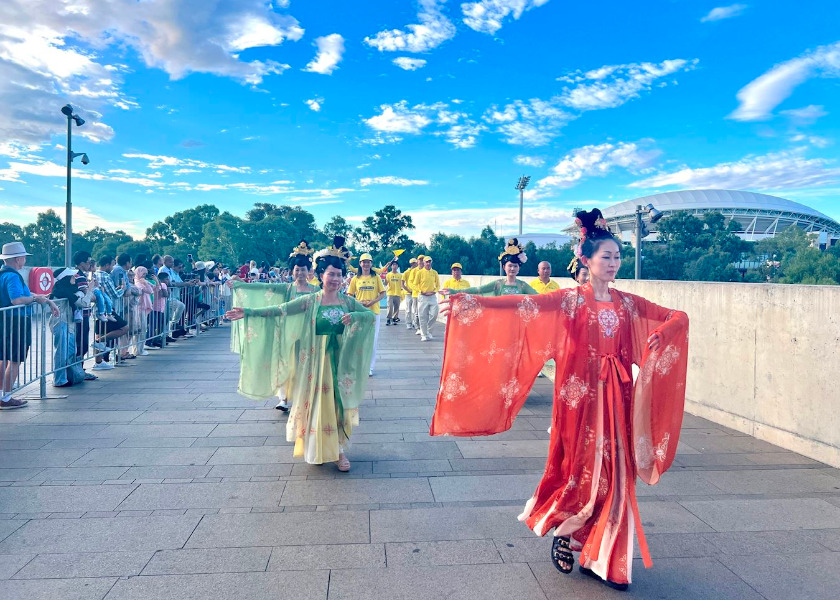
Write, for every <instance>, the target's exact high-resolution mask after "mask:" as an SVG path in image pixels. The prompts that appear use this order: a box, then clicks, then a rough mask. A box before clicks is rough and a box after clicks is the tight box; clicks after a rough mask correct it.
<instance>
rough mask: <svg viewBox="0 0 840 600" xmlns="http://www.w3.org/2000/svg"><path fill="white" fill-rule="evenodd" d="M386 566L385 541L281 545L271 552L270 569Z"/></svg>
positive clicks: (299, 569) (291, 569)
mask: <svg viewBox="0 0 840 600" xmlns="http://www.w3.org/2000/svg"><path fill="white" fill-rule="evenodd" d="M375 568H385V546H384V544H339V545H323V546H279V547H276V548H274V549H273V550H272V552H271V562H269V563H268V570H269V571H308V570H315V569H375Z"/></svg>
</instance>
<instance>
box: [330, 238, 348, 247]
mask: <svg viewBox="0 0 840 600" xmlns="http://www.w3.org/2000/svg"><path fill="white" fill-rule="evenodd" d="M346 241H347V240H345V239H344V236H343V235H336V236H333V248H335V249H336V250H340V249H341V248H344V244H345V242H346Z"/></svg>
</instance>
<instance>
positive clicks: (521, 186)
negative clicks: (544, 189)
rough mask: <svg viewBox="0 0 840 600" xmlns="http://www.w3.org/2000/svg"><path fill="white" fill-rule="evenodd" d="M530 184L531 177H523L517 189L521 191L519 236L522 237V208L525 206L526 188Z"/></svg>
mask: <svg viewBox="0 0 840 600" xmlns="http://www.w3.org/2000/svg"><path fill="white" fill-rule="evenodd" d="M530 182H531V176H530V175H523V176H522V177H520V178H519V181H518V182H517V184H516V188H515V189H517V190H519V235H522V207H523V206H524V204H525V188H526V187H528V184H529V183H530Z"/></svg>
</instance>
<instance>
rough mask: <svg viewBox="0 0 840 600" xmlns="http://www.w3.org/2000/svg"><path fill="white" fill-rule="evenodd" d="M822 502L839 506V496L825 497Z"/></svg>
mask: <svg viewBox="0 0 840 600" xmlns="http://www.w3.org/2000/svg"><path fill="white" fill-rule="evenodd" d="M824 500H825V501H826V502H830V503H831V504H833V505H834V506H840V496H832V497H825V498H824Z"/></svg>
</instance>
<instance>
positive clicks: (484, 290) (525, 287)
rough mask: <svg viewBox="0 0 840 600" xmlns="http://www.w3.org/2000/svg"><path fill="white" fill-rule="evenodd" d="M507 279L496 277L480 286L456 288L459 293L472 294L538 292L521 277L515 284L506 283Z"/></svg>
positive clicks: (501, 294) (510, 294)
mask: <svg viewBox="0 0 840 600" xmlns="http://www.w3.org/2000/svg"><path fill="white" fill-rule="evenodd" d="M506 281H507V280H505V279H497V280H496V281H491V282H490V283H485V284H484V285H482V286H481V287H469V288H467V289H465V290H458V293H459V294H472V295H474V296H515V295H517V294H523V295H527V296H533V295H536V294H537V293H538V292H537V290H535V289H534V288H532V287H531V286H530V285H529V284H527V283H526V282H524V281H522V280H521V279H517V280H516V285H507V283H506Z"/></svg>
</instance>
